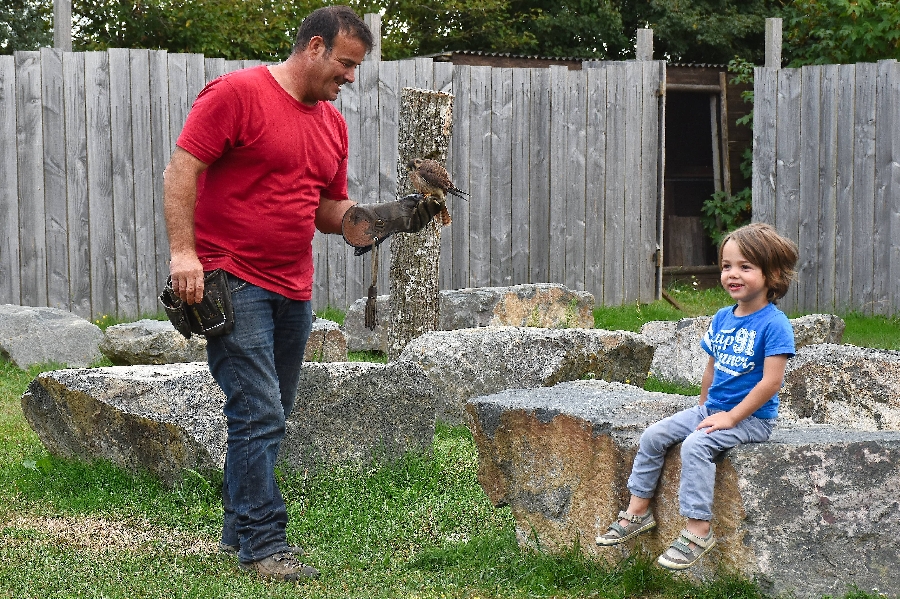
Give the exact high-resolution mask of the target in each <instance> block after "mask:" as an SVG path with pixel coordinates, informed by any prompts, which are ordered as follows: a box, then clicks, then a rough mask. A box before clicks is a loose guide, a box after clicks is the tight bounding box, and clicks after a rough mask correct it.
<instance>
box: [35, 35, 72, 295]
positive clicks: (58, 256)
mask: <svg viewBox="0 0 900 599" xmlns="http://www.w3.org/2000/svg"><path fill="white" fill-rule="evenodd" d="M40 53H41V106H42V109H43V114H42V115H41V123H42V128H43V138H44V144H43V147H44V155H43V162H44V226H45V242H46V244H47V246H46V252H47V254H46V255H47V305H49V306H50V307H52V308H60V309H62V310H68V309H69V240H68V226H69V225H68V215H67V212H66V125H65V106H64V104H63V68H62V55H63V53H62V51H60V50H54V49H51V48H42V49H41V50H40Z"/></svg>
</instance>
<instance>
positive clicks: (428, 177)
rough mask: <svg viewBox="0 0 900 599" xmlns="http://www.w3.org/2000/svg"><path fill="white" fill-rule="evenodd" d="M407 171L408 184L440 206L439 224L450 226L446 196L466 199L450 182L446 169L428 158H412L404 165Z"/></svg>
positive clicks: (462, 192)
mask: <svg viewBox="0 0 900 599" xmlns="http://www.w3.org/2000/svg"><path fill="white" fill-rule="evenodd" d="M406 168H407V169H408V170H409V182H410V183H412V186H413V187H414V188H415V190H416V191H418V192H419V193H421V194H423V195H426V196H434V197H436V198H437V199H438V200H440V202H441V203H442V204H444V207H443V209H441V212H440V216H441V222H442V223H443V225H444V226H445V227H446V226H447V225H449V224H450V222H451V219H450V213H449V212H448V211H447V206H446V201H447V195H446V194H448V193H449V194H450V195H453V196H456V197H458V198H462V199H466V198H465V196H466V195H467V194H466V192H464V191H462V190H461V189H458V188H457V187H456V186H455V185H454V184H453V182H452V181H450V174H449V173H447V169H445V168H444V167H443V166H441V163H440V162H437V161H436V160H431V159H429V158H414V159H412V160H410V161H409V163H408V164H407V165H406Z"/></svg>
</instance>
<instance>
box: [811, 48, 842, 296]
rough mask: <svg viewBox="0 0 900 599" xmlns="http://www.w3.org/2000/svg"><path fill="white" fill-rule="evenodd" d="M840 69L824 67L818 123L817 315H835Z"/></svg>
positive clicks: (831, 66) (834, 66) (832, 66)
mask: <svg viewBox="0 0 900 599" xmlns="http://www.w3.org/2000/svg"><path fill="white" fill-rule="evenodd" d="M837 95H838V67H837V65H827V66H823V67H822V103H821V115H822V116H821V119H819V141H820V143H819V168H818V171H819V223H818V229H819V235H818V244H817V246H816V257H817V263H818V273H817V274H818V276H817V280H816V283H815V284H816V288H817V290H818V291H817V293H816V307H815V310H816V312H826V313H834V305H835V304H834V286H835V277H834V261H835V219H836V213H837V205H836V202H837V145H836V144H837V102H835V99H836V98H837Z"/></svg>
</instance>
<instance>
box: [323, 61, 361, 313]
mask: <svg viewBox="0 0 900 599" xmlns="http://www.w3.org/2000/svg"><path fill="white" fill-rule="evenodd" d="M370 64H371V63H370ZM367 66H368V65H367ZM361 70H362V67H359V68H358V69H357V73H356V75H357V77H356V80H355V81H354V82H353V83H345V84H344V85H343V86H342V87H341V92H340V94H339V95H340V98H341V114H343V115H344V120H345V121H347V133H348V135H349V139H350V147H349V148H348V154H349V156H348V168H347V191H348V193H349V194H350V197H351V198H354V199H356V198H360V197H362V194H363V193H364V189H363V174H362V171H363V163H362V156H363V153H364V152H363V149H364V148H363V144H364V143H368V140H366V139H365V138H364V137H363V136H362V135H361V127H362V114H361V106H360V103H361V102H362V97H363V90H362V89H361V87H360V85H361V83H362V82H361V81H360V71H361ZM330 242H331V243H333V244H334V245H335V247H336V248H337V251H339V252H342V253H343V254H344V257H343V264H344V265H345V270H344V290H343V292H341V291H340V290H336V291H337V293H338V294H339V295H338V296H337V297H335V301H336V302H337V304H335V305H336V306H342V307H349V306H350V304H352V303H353V302H354V301H355V300H356V299H358V298H360V297H364V296H365V289H368V287H369V284H370V282H366V283H365V288H364V287H363V270H364V268H363V267H364V266H368V262H369V260H368V259H360V258H359V257H357V256H354V255H353V248H352V247H350V246H349V245H347V244H346V243H345V242H344V240H343V238H342V237H339V236H331V239H330ZM365 270H367V271H370V270H371V269H365ZM365 276H366V278H368V277H369V276H370V275H365Z"/></svg>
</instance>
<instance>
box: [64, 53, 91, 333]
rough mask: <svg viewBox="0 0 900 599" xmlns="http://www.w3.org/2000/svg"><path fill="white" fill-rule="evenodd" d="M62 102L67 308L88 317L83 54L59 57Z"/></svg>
mask: <svg viewBox="0 0 900 599" xmlns="http://www.w3.org/2000/svg"><path fill="white" fill-rule="evenodd" d="M63 103H64V106H65V115H66V119H65V120H66V124H65V128H66V134H65V140H66V142H65V145H66V197H67V208H66V210H67V215H66V229H67V231H68V252H69V273H70V276H69V306H70V307H69V309H70V310H72V312H74V313H75V314H78V315H79V316H81V317H83V318H92V317H93V312H92V310H91V251H90V236H89V227H90V207H89V204H88V178H87V164H88V151H87V131H86V114H85V111H86V103H87V98H86V97H85V80H84V53H83V52H66V53H64V54H63Z"/></svg>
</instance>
